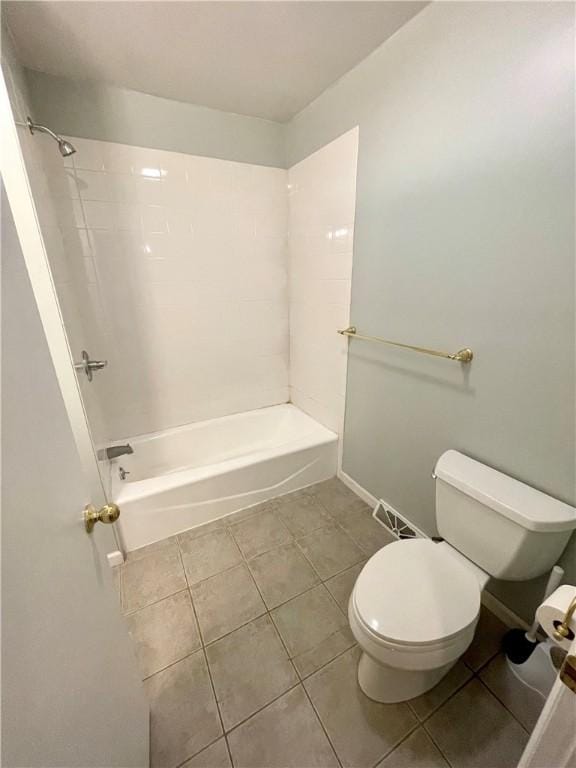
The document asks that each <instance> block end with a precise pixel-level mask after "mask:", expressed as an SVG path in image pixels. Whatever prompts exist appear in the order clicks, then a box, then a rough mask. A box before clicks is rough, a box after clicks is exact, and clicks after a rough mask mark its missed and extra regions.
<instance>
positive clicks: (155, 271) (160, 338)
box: [28, 136, 288, 440]
mask: <svg viewBox="0 0 576 768" xmlns="http://www.w3.org/2000/svg"><path fill="white" fill-rule="evenodd" d="M32 140H33V141H35V142H37V143H38V144H41V143H42V145H43V147H44V150H43V156H44V168H43V170H44V171H46V175H45V179H44V180H42V178H41V177H40V175H41V174H40V173H37V174H33V176H32V179H33V190H34V192H35V199H36V203H37V206H38V209H39V211H40V218H41V224H42V230H43V233H44V236H45V239H46V243H47V250H48V254H49V256H50V259H51V266H52V269H53V274H54V279H55V282H56V288H57V291H58V295H59V298H60V300H61V304H62V310H63V315H64V320H65V322H66V326H67V328H68V330H69V335H70V340H71V345H72V348H73V352H74V355H75V357H76V358H78V359H80V354H81V350H82V348H85V349H87V350H88V351H89V353H90V355H91V356H92V357H94V358H96V359H102V358H106V359H107V360H108V368H107V369H106V370H104V371H103V372H101V373H97V374H95V377H94V380H93V382H92V384H91V385H88V386H87V387H85V388H87V389H88V390H89V391H90V393H91V394H92V395H94V394H95V395H96V397H97V400H98V401H99V405H100V410H101V413H102V418H103V421H104V427H103V432H104V434H105V435H106V438H107V439H108V440H110V439H113V440H115V439H120V438H123V437H130V436H133V435H137V434H142V433H146V432H153V431H157V430H161V429H166V428H168V427H171V426H177V425H180V424H184V423H188V422H192V421H198V420H202V419H207V418H212V417H216V416H223V415H226V414H228V413H235V412H238V411H244V410H250V409H253V408H262V407H265V406H268V405H274V404H277V403H281V402H285V401H286V400H287V399H288V299H287V274H286V270H287V253H286V235H287V201H286V172H285V171H284V170H282V169H276V168H268V167H264V166H256V165H248V164H242V163H234V162H227V161H222V160H215V159H208V158H203V157H197V156H191V155H184V154H178V153H174V152H163V151H160V150H154V149H143V148H138V147H129V146H125V145H121V144H113V143H109V142H99V141H92V140H87V139H78V138H76V137H72V138H71V140H72V142H73V143H74V145H75V146H76V148H77V153H76V154H75V155H73V156H72V157H71V158H69V159H67V160H65V161H64V162H63V161H62V158H61V157H60V155H59V154H58V152H57V150H56V147H55V146H54V144H53V142H51V141H50V140H49V139H46V137H43V136H36V137H34V138H33V139H32ZM28 143H30V141H29V140H28ZM53 211H55V215H53ZM82 345H84V346H82ZM81 378H82V377H81Z"/></svg>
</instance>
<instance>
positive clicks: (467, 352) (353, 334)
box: [338, 325, 474, 363]
mask: <svg viewBox="0 0 576 768" xmlns="http://www.w3.org/2000/svg"><path fill="white" fill-rule="evenodd" d="M338 333H339V334H340V335H341V336H348V337H349V338H354V339H363V340H364V341H379V342H380V343H381V344H390V345H391V346H393V347H401V348H402V349H411V350H412V351H413V352H422V354H424V355H434V357H444V358H446V360H457V361H458V362H459V363H469V362H471V360H472V358H473V357H474V353H473V352H472V350H471V349H468V347H466V348H465V349H460V350H458V352H455V353H454V354H452V355H451V354H450V353H449V352H439V351H438V350H436V349H426V347H414V346H412V344H400V343H399V342H397V341H390V340H389V339H382V338H380V336H368V335H366V334H364V333H358V331H357V330H356V327H355V326H354V325H351V326H350V327H349V328H344V330H342V331H338Z"/></svg>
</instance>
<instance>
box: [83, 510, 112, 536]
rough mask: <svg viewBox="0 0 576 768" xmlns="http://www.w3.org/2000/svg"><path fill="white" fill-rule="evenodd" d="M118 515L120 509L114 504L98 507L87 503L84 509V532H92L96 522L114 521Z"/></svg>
mask: <svg viewBox="0 0 576 768" xmlns="http://www.w3.org/2000/svg"><path fill="white" fill-rule="evenodd" d="M119 517H120V509H119V508H118V507H117V506H116V504H105V505H104V506H103V507H100V509H96V507H95V506H93V505H92V504H89V505H88V506H87V507H86V508H85V509H84V527H85V528H86V533H92V531H93V529H94V526H95V525H96V523H115V522H116V520H118V518H119Z"/></svg>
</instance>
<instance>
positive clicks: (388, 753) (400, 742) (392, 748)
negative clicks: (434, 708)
mask: <svg viewBox="0 0 576 768" xmlns="http://www.w3.org/2000/svg"><path fill="white" fill-rule="evenodd" d="M404 703H407V702H404ZM421 727H422V724H421V723H418V722H417V723H416V724H415V725H412V726H411V727H410V730H409V731H408V733H406V734H404V736H402V738H400V739H399V740H398V741H397V742H395V744H394V746H393V747H391V748H390V749H389V750H388V751H387V752H385V753H384V754H383V755H380V757H379V758H378V759H377V760H375V761H374V762H373V763H372V765H371V766H370V768H376V766H377V765H379V764H380V763H381V762H382V760H385V759H386V758H387V757H388V755H391V754H392V752H394V751H395V750H397V749H398V747H400V746H401V745H402V744H404V742H405V741H407V739H409V738H410V736H412V734H413V733H415V732H416V731H417V730H418V728H421Z"/></svg>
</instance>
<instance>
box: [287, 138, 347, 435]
mask: <svg viewBox="0 0 576 768" xmlns="http://www.w3.org/2000/svg"><path fill="white" fill-rule="evenodd" d="M357 156H358V129H357V128H354V129H352V130H351V131H348V132H347V133H346V134H344V135H343V136H341V137H340V138H338V139H336V140H334V141H332V142H331V143H330V144H328V145H327V146H325V147H323V148H322V149H319V150H318V151H317V152H314V154H312V155H310V157H307V158H306V159H305V160H302V161H301V162H299V163H297V164H296V165H294V166H293V167H292V168H290V170H289V171H288V195H289V201H290V241H289V242H290V247H289V250H290V268H289V274H290V397H291V400H292V402H293V403H295V404H296V405H297V406H298V407H299V408H301V409H302V410H303V411H306V413H308V414H310V416H312V417H313V418H315V419H316V420H317V421H319V422H320V423H321V424H324V426H326V427H328V428H329V429H332V430H334V431H335V432H338V433H339V434H342V431H343V427H344V396H345V392H346V364H347V360H348V340H347V339H346V338H344V337H343V336H339V335H338V334H337V333H336V329H338V328H346V327H347V326H348V325H349V324H350V290H351V278H352V243H353V237H354V207H355V201H356V162H357Z"/></svg>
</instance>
